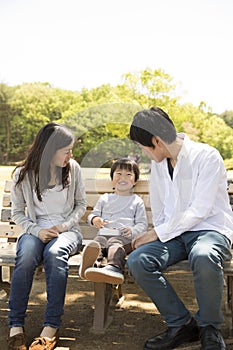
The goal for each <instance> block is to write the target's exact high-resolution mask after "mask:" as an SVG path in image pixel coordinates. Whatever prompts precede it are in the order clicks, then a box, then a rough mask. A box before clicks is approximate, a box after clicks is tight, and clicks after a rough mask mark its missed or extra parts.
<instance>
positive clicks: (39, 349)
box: [29, 327, 59, 350]
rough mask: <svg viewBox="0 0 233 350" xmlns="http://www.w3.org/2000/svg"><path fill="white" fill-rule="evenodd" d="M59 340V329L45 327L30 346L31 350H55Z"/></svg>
mask: <svg viewBox="0 0 233 350" xmlns="http://www.w3.org/2000/svg"><path fill="white" fill-rule="evenodd" d="M58 340H59V329H58V328H52V327H44V329H43V331H42V332H41V335H40V336H39V337H38V338H35V339H34V340H33V342H32V344H31V345H30V346H29V350H45V349H46V350H53V349H54V348H55V347H56V345H57V343H58Z"/></svg>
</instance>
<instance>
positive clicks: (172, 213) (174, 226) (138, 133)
mask: <svg viewBox="0 0 233 350" xmlns="http://www.w3.org/2000/svg"><path fill="white" fill-rule="evenodd" d="M130 138H131V139H132V140H133V141H135V142H137V143H138V145H139V146H140V147H141V149H142V151H143V153H144V154H146V155H147V156H148V157H149V158H150V159H151V160H152V166H151V179H150V202H151V210H152V217H153V226H154V228H153V229H152V230H150V231H148V232H146V233H142V234H141V236H140V237H138V238H136V239H135V240H134V241H133V246H134V248H135V249H136V250H134V251H133V252H132V253H131V254H130V255H129V257H128V261H127V264H128V267H129V269H130V271H131V273H132V275H133V276H134V278H135V280H136V281H137V283H138V284H139V285H140V286H141V288H142V289H143V290H144V291H145V292H146V294H147V295H148V296H149V297H150V298H151V300H152V301H153V302H154V304H155V305H156V307H157V309H158V310H159V312H160V313H161V315H162V316H163V317H164V319H165V321H166V323H167V330H166V331H165V332H164V333H162V334H159V335H157V336H154V337H153V338H150V339H148V340H147V341H146V343H145V346H144V350H151V349H166V350H167V349H173V348H175V347H177V346H178V345H180V344H183V343H185V342H192V341H196V340H198V339H199V337H200V339H201V346H202V347H201V349H202V350H223V349H226V346H225V343H224V340H223V337H222V335H221V330H220V329H221V324H222V322H223V316H222V312H221V302H222V291H223V284H224V273H223V267H222V266H223V263H224V261H225V260H229V259H231V250H230V249H231V242H232V239H233V215H232V211H231V207H230V204H229V197H228V193H227V178H226V170H225V168H224V164H223V160H222V158H221V156H220V154H219V152H218V151H217V150H216V149H215V148H213V147H210V146H208V145H206V144H202V143H197V142H194V141H191V140H190V139H189V138H188V136H187V135H184V134H177V133H176V129H175V127H174V124H173V122H172V120H171V119H170V118H169V116H168V115H167V114H166V113H165V112H164V111H163V110H162V109H160V108H157V107H153V108H151V109H148V110H143V111H140V112H138V113H137V114H136V115H135V117H134V120H133V122H132V125H131V128H130ZM184 259H188V261H189V264H190V268H191V270H192V272H193V278H194V286H195V292H196V298H197V302H198V308H199V310H198V311H197V313H196V315H195V318H193V317H192V316H191V314H190V312H189V311H188V309H187V308H186V307H185V305H184V304H183V302H182V301H181V300H180V299H179V297H178V296H177V294H176V293H175V291H174V289H173V288H172V286H171V285H170V284H169V282H168V281H167V280H166V278H165V277H164V275H163V274H162V272H163V271H164V270H166V268H167V267H168V266H170V265H173V264H175V263H177V262H178V261H180V260H184Z"/></svg>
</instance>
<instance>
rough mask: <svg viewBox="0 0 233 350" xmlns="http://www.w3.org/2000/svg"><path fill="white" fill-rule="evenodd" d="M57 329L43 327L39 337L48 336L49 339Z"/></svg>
mask: <svg viewBox="0 0 233 350" xmlns="http://www.w3.org/2000/svg"><path fill="white" fill-rule="evenodd" d="M56 331H57V328H53V327H49V326H48V327H44V328H43V330H42V332H41V334H40V336H41V337H45V338H49V339H52V338H53V337H54V335H55V333H56Z"/></svg>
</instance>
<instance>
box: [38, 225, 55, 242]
mask: <svg viewBox="0 0 233 350" xmlns="http://www.w3.org/2000/svg"><path fill="white" fill-rule="evenodd" d="M58 236H59V232H58V230H55V229H54V228H43V229H41V230H40V231H39V234H38V238H39V239H40V240H41V241H42V242H43V243H48V242H50V241H51V240H52V239H53V238H55V237H58Z"/></svg>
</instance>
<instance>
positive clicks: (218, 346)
mask: <svg viewBox="0 0 233 350" xmlns="http://www.w3.org/2000/svg"><path fill="white" fill-rule="evenodd" d="M200 338H201V350H225V349H226V345H225V343H224V340H223V337H222V334H221V331H220V330H219V329H216V328H214V327H213V326H207V327H201V328H200Z"/></svg>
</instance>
